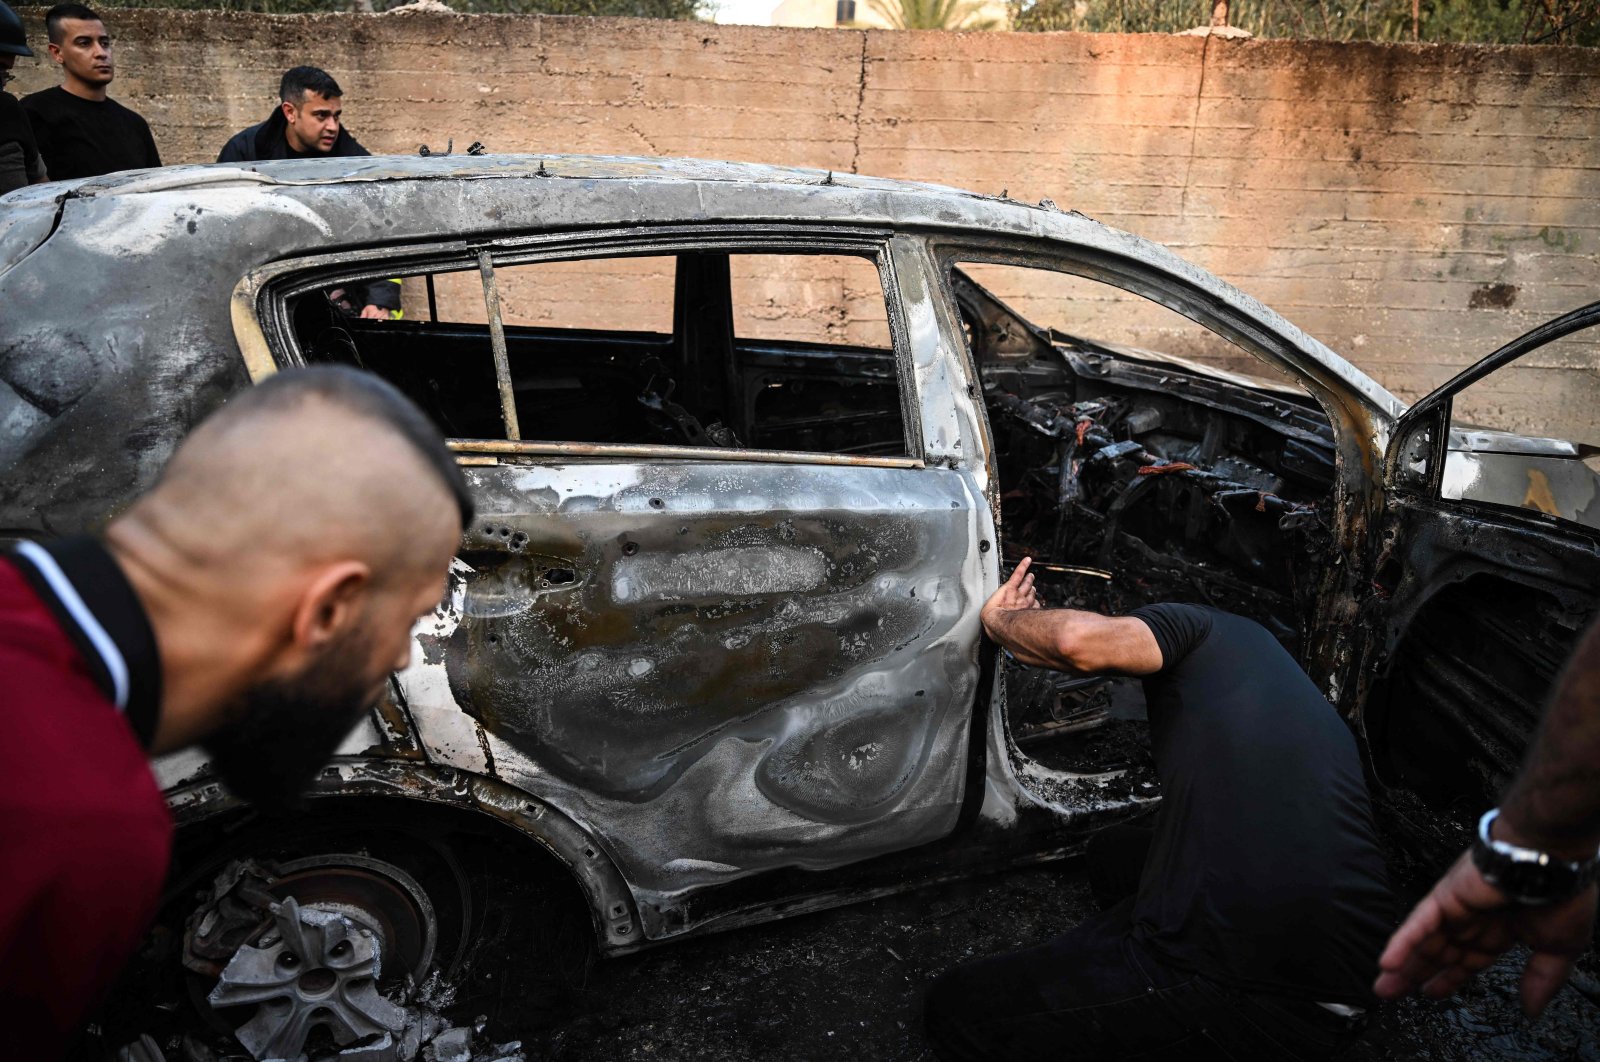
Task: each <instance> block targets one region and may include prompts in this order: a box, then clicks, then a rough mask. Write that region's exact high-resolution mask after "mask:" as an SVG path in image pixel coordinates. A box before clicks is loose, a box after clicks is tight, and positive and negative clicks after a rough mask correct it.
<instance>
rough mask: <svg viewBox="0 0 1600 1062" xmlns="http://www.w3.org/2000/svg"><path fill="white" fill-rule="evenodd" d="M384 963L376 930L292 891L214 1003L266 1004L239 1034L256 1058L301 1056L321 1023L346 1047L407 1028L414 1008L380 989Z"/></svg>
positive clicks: (233, 966) (237, 960) (220, 984)
mask: <svg viewBox="0 0 1600 1062" xmlns="http://www.w3.org/2000/svg"><path fill="white" fill-rule="evenodd" d="M379 962H380V944H379V942H378V938H377V934H376V933H374V932H373V931H372V930H371V929H369V928H367V927H365V926H361V925H358V924H356V923H355V922H354V921H353V920H352V919H351V918H350V916H348V915H345V914H340V913H338V912H335V911H321V910H317V909H316V908H306V909H302V908H301V907H300V905H299V903H297V902H296V901H295V898H294V897H293V896H291V897H289V898H288V899H287V900H284V901H283V902H282V903H280V904H277V905H275V907H274V909H273V928H271V929H269V930H268V931H267V932H266V933H265V934H264V935H263V936H262V937H261V938H260V940H259V941H258V942H257V943H256V944H253V945H252V944H246V945H244V946H243V947H241V948H240V949H239V950H238V952H237V953H235V954H234V957H233V960H232V961H231V962H229V963H228V965H227V968H226V969H224V970H223V971H222V977H221V979H220V980H218V981H217V987H216V988H214V989H212V990H211V996H210V1001H211V1004H212V1006H218V1007H229V1006H237V1005H239V1004H244V1003H257V1004H260V1006H259V1007H258V1008H257V1010H256V1015H255V1017H253V1018H251V1019H250V1020H249V1021H248V1022H246V1023H245V1024H244V1025H241V1026H240V1027H239V1028H238V1029H236V1030H235V1031H234V1035H235V1036H236V1037H238V1039H239V1042H240V1043H241V1044H243V1045H244V1046H245V1049H246V1050H248V1051H249V1052H250V1053H251V1054H252V1055H254V1056H255V1057H256V1058H294V1057H296V1056H298V1055H300V1054H302V1053H303V1052H304V1050H305V1046H306V1039H307V1037H309V1035H310V1034H311V1030H312V1029H314V1028H316V1027H318V1026H325V1027H326V1028H327V1029H328V1032H329V1034H330V1035H331V1036H332V1037H333V1039H334V1042H336V1043H338V1044H339V1045H341V1046H344V1045H347V1044H351V1043H354V1042H355V1041H356V1040H359V1039H362V1038H363V1037H368V1036H373V1035H378V1034H382V1033H385V1032H388V1033H398V1032H399V1031H400V1030H401V1029H402V1028H403V1027H404V1026H405V1020H406V1012H405V1011H404V1010H403V1009H401V1008H400V1007H397V1006H395V1005H394V1004H393V1003H391V1002H389V1001H388V1000H387V999H384V998H383V997H382V996H380V995H378V981H377V978H378V968H379Z"/></svg>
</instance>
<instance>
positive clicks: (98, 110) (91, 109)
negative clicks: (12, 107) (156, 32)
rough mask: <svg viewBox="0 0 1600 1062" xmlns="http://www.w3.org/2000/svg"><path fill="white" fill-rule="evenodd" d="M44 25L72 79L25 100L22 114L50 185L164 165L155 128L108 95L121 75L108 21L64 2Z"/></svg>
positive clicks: (65, 72)
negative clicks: (115, 64)
mask: <svg viewBox="0 0 1600 1062" xmlns="http://www.w3.org/2000/svg"><path fill="white" fill-rule="evenodd" d="M44 27H45V32H46V33H48V34H49V37H50V58H51V59H53V60H55V62H56V63H57V64H58V65H59V66H60V67H61V72H62V74H63V75H64V80H63V81H62V83H61V84H60V85H59V86H57V87H56V88H51V89H45V90H44V91H43V92H35V93H34V94H33V95H31V96H24V97H23V99H22V109H23V111H24V112H26V113H27V115H28V122H29V123H30V124H31V125H32V126H33V135H34V139H35V140H37V141H38V143H39V154H41V155H43V156H44V164H45V168H46V169H48V170H49V171H50V179H51V180H53V181H66V180H71V179H72V178H74V177H99V176H100V175H101V174H106V173H115V172H117V171H118V170H138V169H144V168H146V167H153V166H159V165H161V156H160V155H159V154H158V153H157V152H156V142H155V138H154V137H152V136H151V135H150V126H149V125H148V124H146V122H145V120H144V119H143V118H141V117H139V116H138V115H137V114H135V113H134V112H133V111H131V110H129V109H128V108H126V107H124V106H123V105H122V104H120V103H118V102H117V101H116V100H113V99H110V98H109V97H107V96H106V86H107V85H109V84H111V78H112V77H113V75H114V74H115V70H114V67H113V63H112V59H111V34H110V32H109V31H107V29H106V25H105V23H104V22H102V21H100V16H99V15H97V14H95V13H94V12H93V11H91V10H90V9H89V8H87V7H84V6H83V5H82V4H57V5H56V6H55V7H52V8H51V9H50V10H49V11H47V12H45V16H44Z"/></svg>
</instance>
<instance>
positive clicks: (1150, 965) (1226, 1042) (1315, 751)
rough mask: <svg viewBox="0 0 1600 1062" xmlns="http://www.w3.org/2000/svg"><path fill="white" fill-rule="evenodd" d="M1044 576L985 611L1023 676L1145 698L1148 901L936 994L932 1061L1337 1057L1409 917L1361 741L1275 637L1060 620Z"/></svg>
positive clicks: (1249, 625) (1170, 620) (1148, 610)
mask: <svg viewBox="0 0 1600 1062" xmlns="http://www.w3.org/2000/svg"><path fill="white" fill-rule="evenodd" d="M1029 563H1030V562H1029V561H1028V560H1024V561H1023V562H1022V563H1021V564H1019V565H1018V566H1017V569H1016V571H1015V572H1013V573H1012V576H1011V578H1010V579H1009V580H1008V581H1007V582H1006V584H1005V585H1004V586H1002V587H1001V588H1000V589H999V590H998V591H996V592H995V594H994V596H993V597H991V598H990V599H989V601H988V603H987V604H985V605H984V608H983V625H984V629H985V630H987V631H988V633H989V635H990V637H992V638H994V640H995V641H997V642H999V643H1000V644H1001V645H1002V646H1004V647H1005V648H1006V649H1008V650H1010V652H1011V653H1012V655H1014V656H1015V657H1016V658H1017V659H1018V660H1020V661H1021V662H1023V663H1025V664H1031V665H1033V666H1036V667H1048V668H1054V669H1057V670H1061V671H1070V672H1075V673H1090V674H1092V673H1114V674H1123V675H1138V676H1141V677H1142V678H1143V680H1144V687H1145V699H1146V703H1147V708H1148V712H1149V718H1150V737H1151V743H1152V747H1153V750H1154V753H1155V760H1156V771H1157V773H1158V775H1159V776H1160V779H1161V787H1162V804H1161V809H1160V811H1159V812H1158V814H1157V816H1156V819H1155V827H1154V830H1153V831H1152V832H1149V833H1148V834H1147V837H1148V846H1147V849H1146V850H1145V851H1144V853H1143V855H1144V858H1143V865H1142V871H1141V872H1140V873H1139V874H1138V877H1137V883H1138V884H1137V890H1136V891H1135V892H1134V894H1133V895H1131V896H1128V897H1127V898H1126V899H1125V900H1124V901H1123V902H1121V903H1119V904H1117V905H1116V906H1114V907H1112V908H1111V909H1110V910H1108V911H1106V912H1104V913H1103V914H1101V915H1099V916H1098V917H1096V918H1093V919H1090V920H1089V921H1087V922H1085V923H1083V924H1082V925H1080V926H1078V927H1077V928H1075V929H1073V930H1071V931H1069V932H1068V933H1066V934H1065V935H1063V936H1060V937H1057V938H1056V939H1054V940H1051V941H1048V942H1047V943H1044V944H1040V945H1037V946H1035V947H1032V948H1026V949H1024V950H1022V951H1018V952H1013V953H1010V954H1006V955H997V956H992V957H990V958H986V959H978V960H975V961H973V962H969V963H965V964H963V965H961V966H958V967H957V968H955V969H954V970H951V971H950V972H948V973H946V974H945V975H944V976H942V977H941V978H939V979H938V980H937V981H936V982H935V983H934V985H933V986H932V988H931V989H930V990H929V993H928V998H927V1004H926V1007H927V1009H926V1029H927V1033H928V1038H929V1040H930V1041H931V1042H932V1044H933V1047H934V1050H935V1053H936V1054H938V1056H939V1057H940V1058H942V1059H1010V1058H1046V1057H1048V1058H1085V1059H1089V1058H1116V1059H1124V1058H1127V1059H1131V1058H1138V1059H1169V1058H1170V1059H1184V1060H1191V1059H1232V1060H1243V1059H1252V1060H1254V1059H1261V1060H1267V1059H1271V1060H1280V1059H1283V1060H1291V1062H1292V1060H1297V1059H1299V1060H1312V1059H1323V1058H1330V1057H1332V1056H1334V1055H1336V1054H1338V1053H1339V1052H1340V1051H1341V1050H1343V1049H1344V1048H1345V1047H1347V1046H1349V1045H1350V1043H1351V1042H1353V1041H1354V1039H1355V1038H1356V1036H1357V1035H1358V1033H1359V1032H1360V1029H1361V1027H1362V1025H1363V1024H1364V1014H1365V1010H1366V1008H1367V1007H1368V1006H1369V1005H1370V1004H1371V1003H1372V1002H1373V999H1372V996H1371V992H1370V988H1369V986H1370V985H1371V984H1372V978H1373V976H1374V974H1375V973H1376V970H1377V956H1378V953H1379V952H1380V951H1381V950H1382V948H1383V943H1384V940H1385V939H1386V937H1387V935H1388V932H1389V928H1390V925H1391V921H1392V917H1393V913H1394V912H1393V902H1392V898H1391V894H1390V892H1389V887H1388V883H1387V878H1386V875H1385V872H1384V866H1383V859H1382V857H1381V855H1380V854H1379V851H1378V846H1377V842H1376V840H1375V838H1374V834H1373V828H1372V813H1371V807H1370V804H1369V802H1368V798H1367V789H1366V783H1365V781H1364V780H1363V777H1362V772H1361V762H1360V759H1359V757H1358V754H1357V751H1356V745H1355V740H1354V738H1353V737H1352V735H1351V733H1350V731H1349V729H1348V728H1347V727H1346V726H1345V724H1344V723H1343V722H1342V721H1341V720H1340V719H1339V717H1338V714H1337V713H1336V712H1335V711H1334V710H1333V708H1332V707H1331V706H1330V705H1329V704H1328V702H1327V701H1326V700H1325V699H1324V698H1323V696H1322V695H1321V694H1320V693H1319V692H1318V691H1317V689H1316V687H1315V686H1313V685H1312V683H1311V681H1310V679H1308V678H1307V677H1306V675H1305V673H1304V672H1303V671H1301V670H1300V668H1299V667H1298V666H1297V665H1296V664H1295V662H1294V660H1293V658H1291V657H1290V656H1289V654H1288V653H1286V652H1285V651H1284V650H1283V647H1282V646H1280V645H1279V644H1278V643H1277V641H1276V640H1275V639H1274V638H1273V637H1272V636H1271V635H1270V634H1268V633H1267V631H1266V630H1265V629H1264V628H1262V627H1261V626H1260V625H1259V624H1257V623H1254V622H1252V621H1251V620H1247V619H1244V618H1242V617H1239V616H1235V615H1231V614H1229V613H1226V612H1221V611H1219V610H1217V609H1214V608H1209V607H1206V606H1201V605H1178V604H1161V605H1148V606H1145V607H1144V608H1140V609H1137V610H1135V611H1134V612H1133V613H1131V614H1130V615H1128V616H1101V615H1097V614H1095V613H1092V612H1078V611H1074V610H1070V609H1048V610H1047V609H1042V608H1041V607H1040V605H1039V601H1038V599H1037V597H1036V596H1035V594H1034V589H1033V577H1032V576H1031V575H1029V574H1028V567H1029ZM1126 833H1127V831H1124V834H1125V835H1126ZM1122 847H1124V849H1125V848H1126V844H1124V845H1122ZM1095 857H1096V852H1095V845H1093V844H1091V851H1090V858H1091V861H1092V860H1093V859H1095ZM1131 880H1132V879H1131V878H1130V883H1131Z"/></svg>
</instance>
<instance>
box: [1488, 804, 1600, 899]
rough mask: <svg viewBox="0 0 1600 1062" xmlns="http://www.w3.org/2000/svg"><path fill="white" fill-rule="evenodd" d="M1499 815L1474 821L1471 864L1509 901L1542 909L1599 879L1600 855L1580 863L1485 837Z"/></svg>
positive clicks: (1491, 813)
mask: <svg viewBox="0 0 1600 1062" xmlns="http://www.w3.org/2000/svg"><path fill="white" fill-rule="evenodd" d="M1499 815H1500V809H1499V808H1491V809H1490V810H1489V811H1487V812H1485V813H1484V816H1483V818H1481V819H1479V820H1478V839H1477V840H1476V841H1474V842H1473V844H1472V865H1473V866H1475V867H1477V868H1478V873H1480V874H1482V875H1483V880H1484V881H1487V882H1488V883H1489V884H1490V885H1493V886H1494V887H1495V888H1497V889H1499V890H1500V891H1501V892H1503V893H1505V894H1506V896H1507V897H1509V898H1510V899H1511V900H1512V901H1514V902H1516V903H1520V904H1527V905H1528V906H1530V907H1542V906H1544V905H1546V904H1552V903H1558V902H1560V901H1561V900H1565V899H1567V898H1568V897H1570V896H1574V895H1576V894H1577V893H1579V892H1582V891H1583V890H1584V889H1585V888H1587V887H1588V886H1589V885H1591V884H1592V883H1593V882H1594V881H1595V880H1597V879H1600V852H1597V853H1596V854H1595V855H1594V856H1593V857H1591V858H1589V859H1585V860H1582V861H1581V862H1573V861H1572V860H1570V859H1562V858H1561V857H1560V856H1553V855H1551V854H1550V853H1549V852H1541V851H1539V850H1538V849H1537V848H1523V847H1522V846H1521V845H1515V844H1511V843H1510V842H1508V841H1496V840H1494V839H1493V838H1492V837H1490V836H1489V827H1491V826H1492V825H1494V820H1495V819H1496V818H1498V817H1499Z"/></svg>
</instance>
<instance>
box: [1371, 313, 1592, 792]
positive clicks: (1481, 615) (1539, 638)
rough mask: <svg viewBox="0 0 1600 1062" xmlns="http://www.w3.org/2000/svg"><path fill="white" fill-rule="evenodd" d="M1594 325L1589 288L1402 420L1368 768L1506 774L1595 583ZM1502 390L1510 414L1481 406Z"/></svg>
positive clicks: (1419, 779) (1486, 779)
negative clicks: (1515, 398)
mask: <svg viewBox="0 0 1600 1062" xmlns="http://www.w3.org/2000/svg"><path fill="white" fill-rule="evenodd" d="M1596 325H1600V302H1597V303H1593V304H1591V305H1588V306H1584V307H1582V308H1580V309H1577V310H1574V311H1572V312H1570V313H1567V314H1564V315H1563V316H1561V317H1559V318H1556V319H1555V320H1553V321H1550V322H1548V323H1546V324H1544V325H1541V326H1540V327H1538V328H1536V329H1534V330H1533V331H1531V332H1528V333H1527V334H1525V335H1523V336H1521V337H1519V338H1518V339H1515V340H1513V341H1512V342H1510V343H1508V344H1506V345H1505V346H1504V347H1502V348H1500V349H1499V350H1497V351H1495V352H1494V353H1493V354H1491V355H1489V356H1488V357H1486V358H1484V359H1483V360H1482V361H1479V362H1478V363H1477V364H1475V365H1473V366H1472V367H1470V368H1468V369H1467V370H1465V371H1464V372H1462V373H1460V374H1459V375H1457V376H1456V377H1455V378H1454V379H1452V380H1450V381H1449V382H1448V383H1446V384H1445V385H1444V386H1442V387H1440V388H1439V389H1438V390H1436V391H1434V392H1433V393H1432V394H1430V395H1428V396H1427V397H1426V398H1423V399H1422V400H1421V401H1419V402H1417V403H1416V404H1415V405H1414V406H1412V407H1411V408H1410V409H1409V410H1408V411H1407V412H1406V413H1405V414H1404V416H1402V417H1401V418H1400V420H1399V421H1398V423H1397V424H1396V427H1395V432H1394V435H1393V437H1392V439H1391V443H1390V448H1389V453H1388V455H1387V460H1386V463H1385V483H1386V487H1387V490H1386V496H1387V511H1386V513H1385V517H1384V532H1383V535H1382V537H1381V538H1380V540H1379V542H1380V554H1379V557H1378V560H1377V564H1376V566H1375V568H1374V591H1375V594H1376V597H1375V599H1374V611H1375V612H1377V613H1379V614H1380V615H1381V616H1382V617H1383V623H1382V625H1381V626H1382V629H1381V633H1380V637H1379V645H1378V657H1377V664H1378V667H1377V672H1376V681H1375V685H1374V687H1373V689H1372V693H1371V696H1370V697H1369V699H1368V707H1367V712H1366V732H1367V737H1368V739H1369V741H1370V743H1371V747H1372V751H1373V756H1374V761H1375V763H1376V766H1377V768H1378V771H1379V775H1380V777H1383V778H1384V780H1386V781H1390V782H1400V783H1403V784H1406V785H1408V786H1410V787H1411V788H1413V789H1415V790H1417V791H1418V792H1419V793H1421V794H1422V795H1423V796H1424V797H1425V798H1427V799H1429V800H1430V801H1432V802H1436V803H1443V802H1450V801H1453V800H1460V799H1465V800H1467V801H1470V802H1472V803H1474V805H1475V806H1476V805H1481V804H1482V803H1483V802H1484V801H1492V800H1493V799H1494V797H1495V795H1496V794H1497V793H1498V792H1499V791H1500V790H1501V789H1502V788H1503V787H1504V785H1505V784H1506V783H1507V782H1508V781H1509V779H1510V778H1511V776H1512V775H1513V774H1514V773H1515V772H1516V770H1517V767H1518V765H1519V764H1520V762H1521V759H1522V756H1523V753H1524V750H1525V749H1526V747H1527V744H1528V741H1529V739H1530V738H1531V736H1532V734H1533V731H1534V728H1535V727H1536V725H1537V723H1538V720H1539V716H1540V713H1541V711H1542V709H1543V705H1544V702H1545V699H1546V697H1547V696H1548V694H1549V691H1550V689H1551V686H1552V684H1553V683H1554V681H1555V678H1556V676H1557V674H1558V672H1559V671H1560V669H1561V667H1562V665H1563V664H1564V662H1565V661H1566V659H1567V657H1568V656H1569V655H1570V653H1571V651H1572V649H1573V646H1574V644H1575V642H1576V640H1577V637H1578V635H1579V634H1580V633H1581V632H1582V630H1583V629H1584V627H1585V626H1586V625H1587V623H1588V622H1589V620H1590V619H1591V618H1592V616H1593V614H1594V612H1595V605H1596V600H1597V598H1600V476H1597V474H1596V469H1597V468H1600V460H1597V457H1596V455H1600V446H1596V445H1593V444H1594V443H1596V442H1600V438H1596V437H1594V436H1600V429H1597V428H1594V427H1590V426H1589V425H1590V423H1592V421H1593V417H1592V412H1591V411H1592V410H1594V409H1595V408H1597V406H1596V404H1595V398H1596V396H1597V395H1600V380H1597V377H1596V374H1595V372H1594V370H1593V368H1592V366H1594V365H1595V364H1596V361H1595V359H1596V354H1597V353H1600V327H1596ZM1574 366H1576V367H1578V369H1579V371H1574ZM1552 369H1554V370H1558V371H1559V372H1560V375H1559V377H1558V376H1556V375H1555V374H1554V373H1552V372H1551V370H1552ZM1583 369H1587V371H1582V370H1583ZM1541 376H1542V378H1541ZM1552 381H1558V383H1559V385H1558V386H1552ZM1519 383H1520V384H1522V385H1527V384H1530V383H1532V384H1536V385H1537V387H1533V386H1518V384H1519ZM1511 391H1517V392H1519V399H1520V401H1519V402H1518V403H1517V406H1518V407H1519V408H1526V409H1530V411H1531V412H1529V413H1524V414H1520V416H1521V418H1522V420H1521V422H1520V423H1510V424H1508V423H1499V424H1492V425H1484V424H1480V423H1475V421H1480V420H1501V421H1505V420H1507V419H1508V418H1507V415H1506V412H1505V408H1504V406H1503V405H1501V403H1503V400H1504V399H1503V396H1505V395H1506V394H1508V393H1510V392H1511ZM1529 394H1532V395H1536V396H1539V397H1538V398H1536V399H1535V400H1534V401H1531V402H1530V401H1528V400H1527V396H1528V395H1529ZM1529 427H1532V428H1534V429H1535V431H1534V432H1527V431H1526V429H1527V428H1529ZM1541 429H1542V430H1541ZM1585 434H1587V435H1589V436H1591V437H1589V438H1584V439H1580V440H1577V441H1573V440H1572V436H1573V435H1585ZM1558 436H1559V437H1558Z"/></svg>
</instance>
